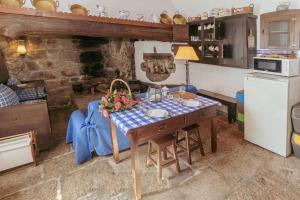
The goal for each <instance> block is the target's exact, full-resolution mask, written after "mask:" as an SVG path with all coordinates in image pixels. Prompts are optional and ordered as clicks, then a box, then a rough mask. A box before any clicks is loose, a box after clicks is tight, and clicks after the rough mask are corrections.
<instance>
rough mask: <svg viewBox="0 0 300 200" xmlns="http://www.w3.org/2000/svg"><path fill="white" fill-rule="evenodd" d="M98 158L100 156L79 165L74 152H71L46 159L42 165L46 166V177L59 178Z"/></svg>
mask: <svg viewBox="0 0 300 200" xmlns="http://www.w3.org/2000/svg"><path fill="white" fill-rule="evenodd" d="M97 158H99V157H96V158H95V159H94V160H90V161H87V162H85V163H84V164H81V165H78V164H76V163H75V161H74V153H70V154H66V155H62V156H59V157H57V158H54V159H51V160H48V161H45V162H43V163H42V166H43V168H44V173H45V177H46V178H55V177H56V178H57V177H61V176H65V175H67V174H70V173H74V172H76V171H77V170H79V169H82V168H84V167H85V166H88V165H90V164H91V163H93V162H96V161H97Z"/></svg>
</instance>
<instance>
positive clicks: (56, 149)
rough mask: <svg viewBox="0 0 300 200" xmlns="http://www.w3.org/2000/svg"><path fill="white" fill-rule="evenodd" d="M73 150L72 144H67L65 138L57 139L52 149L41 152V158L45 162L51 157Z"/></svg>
mask: <svg viewBox="0 0 300 200" xmlns="http://www.w3.org/2000/svg"><path fill="white" fill-rule="evenodd" d="M72 152H73V149H72V145H71V144H66V141H65V140H64V139H63V140H59V141H55V142H54V144H53V146H52V147H51V150H48V151H44V152H41V153H40V155H39V160H40V161H41V162H44V161H47V160H49V159H53V158H57V157H60V156H63V155H65V154H68V153H72Z"/></svg>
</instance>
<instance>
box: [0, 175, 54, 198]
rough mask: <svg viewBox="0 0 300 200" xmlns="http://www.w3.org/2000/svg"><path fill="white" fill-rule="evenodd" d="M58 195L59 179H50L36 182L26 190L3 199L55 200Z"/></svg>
mask: <svg viewBox="0 0 300 200" xmlns="http://www.w3.org/2000/svg"><path fill="white" fill-rule="evenodd" d="M56 196H57V181H56V180H50V181H45V182H42V183H39V184H36V185H34V186H32V187H30V188H27V189H25V190H21V191H18V192H16V193H13V194H11V195H9V196H5V197H3V198H1V197H0V199H1V200H55V199H56Z"/></svg>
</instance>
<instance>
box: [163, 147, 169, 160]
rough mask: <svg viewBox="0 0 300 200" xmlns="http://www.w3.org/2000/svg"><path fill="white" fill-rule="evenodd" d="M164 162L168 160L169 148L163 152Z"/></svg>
mask: <svg viewBox="0 0 300 200" xmlns="http://www.w3.org/2000/svg"><path fill="white" fill-rule="evenodd" d="M163 155H164V160H167V159H168V154H167V148H166V149H165V150H164V151H163Z"/></svg>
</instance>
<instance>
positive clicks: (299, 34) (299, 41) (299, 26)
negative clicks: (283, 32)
mask: <svg viewBox="0 0 300 200" xmlns="http://www.w3.org/2000/svg"><path fill="white" fill-rule="evenodd" d="M293 23H294V24H295V33H294V35H293V37H294V38H295V49H300V14H299V15H296V16H295V18H294V19H293Z"/></svg>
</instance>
